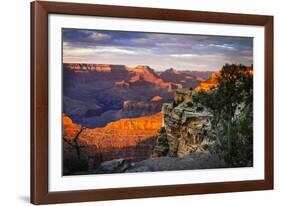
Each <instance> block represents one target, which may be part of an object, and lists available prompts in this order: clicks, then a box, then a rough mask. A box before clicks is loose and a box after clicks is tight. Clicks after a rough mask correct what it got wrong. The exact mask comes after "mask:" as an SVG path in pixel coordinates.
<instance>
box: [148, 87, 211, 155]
mask: <svg viewBox="0 0 281 206" xmlns="http://www.w3.org/2000/svg"><path fill="white" fill-rule="evenodd" d="M192 95H193V91H192V90H187V89H181V90H177V91H176V92H175V94H174V101H173V103H169V104H168V103H165V104H163V107H162V113H163V127H162V128H161V129H160V130H159V132H158V137H157V141H156V145H155V148H154V151H153V154H152V157H160V156H171V157H182V156H184V155H187V154H190V153H194V152H202V151H205V150H208V147H209V146H210V145H211V144H213V143H214V135H213V131H212V127H211V126H212V125H211V118H212V114H211V113H209V112H208V111H207V110H206V109H205V108H204V107H203V106H201V105H195V104H194V103H193V101H192Z"/></svg>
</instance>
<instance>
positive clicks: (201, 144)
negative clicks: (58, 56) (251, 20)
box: [59, 28, 254, 176]
mask: <svg viewBox="0 0 281 206" xmlns="http://www.w3.org/2000/svg"><path fill="white" fill-rule="evenodd" d="M62 46H63V47H62V48H63V49H62V56H63V59H62V68H59V69H62V74H63V91H62V98H63V105H62V108H63V113H62V137H61V138H62V139H61V141H62V147H63V154H62V159H63V165H62V167H63V170H62V171H63V174H62V175H65V176H68V175H89V174H112V173H134V172H157V171H177V170H194V169H218V168H237V167H253V166H254V165H253V141H254V140H253V76H254V75H253V74H254V72H253V38H252V37H237V36H211V35H195V34H176V33H151V32H136V31H109V30H90V29H74V28H63V29H62Z"/></svg>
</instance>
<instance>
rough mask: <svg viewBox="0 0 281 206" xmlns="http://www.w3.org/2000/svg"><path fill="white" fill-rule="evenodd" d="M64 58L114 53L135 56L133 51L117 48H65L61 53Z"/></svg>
mask: <svg viewBox="0 0 281 206" xmlns="http://www.w3.org/2000/svg"><path fill="white" fill-rule="evenodd" d="M63 52H64V53H63V55H64V56H72V57H75V56H90V55H94V54H99V53H116V54H132V55H133V54H136V52H135V51H133V50H129V49H125V48H118V47H104V46H97V47H95V48H67V49H64V51H63Z"/></svg>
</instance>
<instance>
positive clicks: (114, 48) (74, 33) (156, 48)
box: [63, 29, 253, 70]
mask: <svg viewBox="0 0 281 206" xmlns="http://www.w3.org/2000/svg"><path fill="white" fill-rule="evenodd" d="M63 55H64V60H67V61H79V62H83V61H84V62H92V63H97V62H98V63H109V64H110V63H118V64H127V65H137V64H146V65H151V66H152V65H155V66H157V68H160V69H164V68H169V67H176V68H179V69H196V65H197V68H198V69H209V70H211V69H214V68H215V69H218V68H220V67H221V66H222V65H223V64H225V63H226V62H229V63H242V64H245V65H249V64H252V63H253V38H251V37H231V36H208V35H190V34H164V33H147V32H128V31H104V30H86V29H63Z"/></svg>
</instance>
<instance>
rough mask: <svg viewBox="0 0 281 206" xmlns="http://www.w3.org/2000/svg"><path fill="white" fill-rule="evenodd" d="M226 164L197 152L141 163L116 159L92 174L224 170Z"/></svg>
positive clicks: (206, 154) (212, 156)
mask: <svg viewBox="0 0 281 206" xmlns="http://www.w3.org/2000/svg"><path fill="white" fill-rule="evenodd" d="M224 167H226V164H225V162H224V161H223V160H222V159H220V158H219V157H218V156H217V155H214V154H211V153H210V152H207V151H204V152H196V153H192V154H188V155H184V156H182V157H169V156H165V157H156V158H150V159H147V160H143V161H140V162H134V163H130V162H129V161H128V160H125V159H116V160H111V161H107V162H104V163H102V164H101V166H100V167H99V169H98V170H97V171H92V173H102V174H104V173H135V172H156V171H174V170H193V169H213V168H224Z"/></svg>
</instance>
